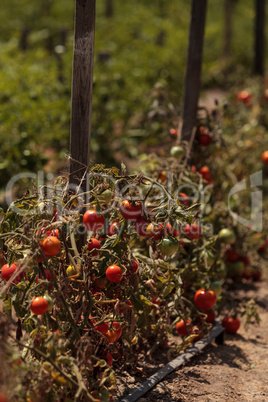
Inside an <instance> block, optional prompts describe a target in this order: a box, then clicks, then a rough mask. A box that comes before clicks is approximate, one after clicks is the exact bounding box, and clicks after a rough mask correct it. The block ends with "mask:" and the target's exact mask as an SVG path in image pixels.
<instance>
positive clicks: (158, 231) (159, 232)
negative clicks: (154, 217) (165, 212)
mask: <svg viewBox="0 0 268 402" xmlns="http://www.w3.org/2000/svg"><path fill="white" fill-rule="evenodd" d="M163 229H164V226H163V225H162V223H159V224H154V223H149V225H148V226H147V227H146V234H147V236H148V237H150V238H151V239H153V240H155V241H157V240H160V239H161V237H162V236H163Z"/></svg>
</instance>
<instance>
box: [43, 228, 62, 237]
mask: <svg viewBox="0 0 268 402" xmlns="http://www.w3.org/2000/svg"><path fill="white" fill-rule="evenodd" d="M46 235H47V236H54V237H57V238H59V230H58V229H52V230H47V231H46Z"/></svg>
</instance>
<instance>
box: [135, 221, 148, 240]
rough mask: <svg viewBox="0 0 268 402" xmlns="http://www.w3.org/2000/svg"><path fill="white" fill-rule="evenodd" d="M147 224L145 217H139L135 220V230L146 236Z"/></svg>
mask: <svg viewBox="0 0 268 402" xmlns="http://www.w3.org/2000/svg"><path fill="white" fill-rule="evenodd" d="M148 226H149V222H148V221H146V219H144V218H142V217H140V218H138V219H137V221H136V222H135V230H136V232H137V233H138V234H139V235H140V236H143V237H147V236H148V233H147V232H146V229H147V227H148Z"/></svg>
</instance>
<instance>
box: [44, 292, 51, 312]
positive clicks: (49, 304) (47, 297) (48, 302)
mask: <svg viewBox="0 0 268 402" xmlns="http://www.w3.org/2000/svg"><path fill="white" fill-rule="evenodd" d="M44 299H46V301H47V304H48V308H47V311H51V310H52V307H53V299H52V298H51V297H50V296H49V295H45V296H44Z"/></svg>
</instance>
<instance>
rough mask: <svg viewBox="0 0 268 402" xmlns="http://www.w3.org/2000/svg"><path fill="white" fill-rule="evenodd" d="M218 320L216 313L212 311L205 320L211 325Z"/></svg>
mask: <svg viewBox="0 0 268 402" xmlns="http://www.w3.org/2000/svg"><path fill="white" fill-rule="evenodd" d="M215 320H216V313H215V311H214V310H211V311H209V312H208V313H207V316H206V318H205V321H206V322H207V323H209V324H214V322H215Z"/></svg>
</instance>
